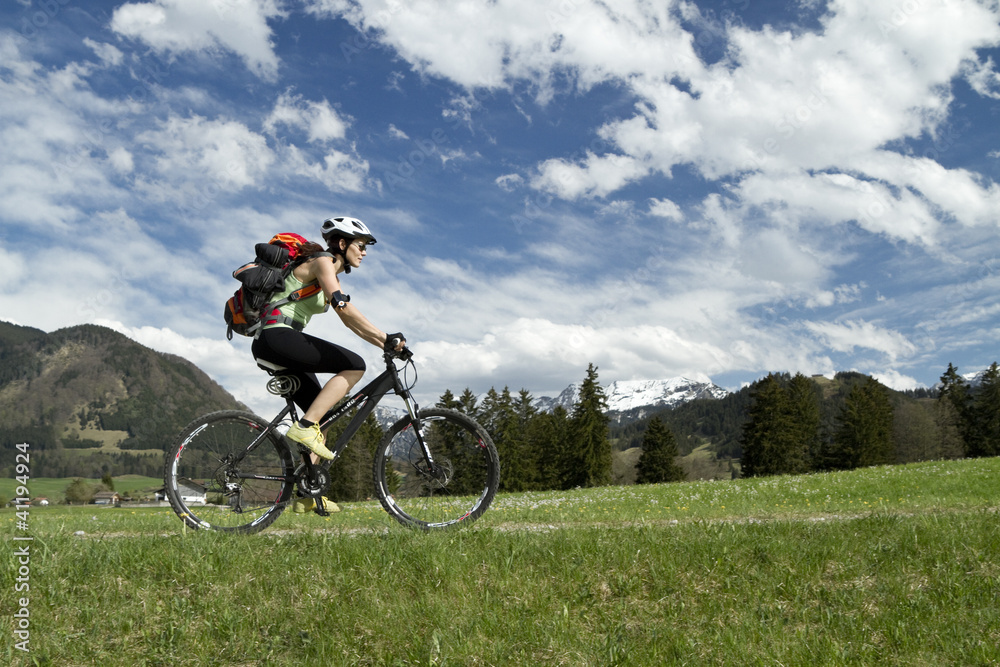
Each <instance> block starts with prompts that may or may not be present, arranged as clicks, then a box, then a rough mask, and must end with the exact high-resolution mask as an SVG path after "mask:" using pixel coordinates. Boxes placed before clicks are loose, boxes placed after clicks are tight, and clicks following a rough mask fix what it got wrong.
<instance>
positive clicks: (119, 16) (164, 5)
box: [111, 0, 284, 79]
mask: <svg viewBox="0 0 1000 667" xmlns="http://www.w3.org/2000/svg"><path fill="white" fill-rule="evenodd" d="M281 16H284V12H283V11H282V9H281V6H280V3H279V2H277V0H214V1H213V2H205V1H204V0H156V1H155V2H146V3H127V4H124V5H122V6H121V7H118V8H117V9H116V10H115V12H114V15H113V16H112V18H111V29H112V30H114V31H115V32H117V33H118V34H120V35H124V36H126V37H131V38H133V39H137V40H140V41H142V42H145V43H146V44H148V45H149V46H151V47H152V48H153V49H154V50H156V51H157V52H160V53H172V54H180V53H186V52H196V53H206V54H208V55H212V54H213V53H215V52H217V51H219V50H225V51H231V52H233V53H235V54H236V55H237V56H239V57H240V58H241V59H242V60H243V62H244V63H246V66H247V67H248V68H249V69H250V70H251V71H253V72H254V73H255V74H257V75H258V76H260V77H262V78H264V79H274V78H275V77H276V76H277V72H278V57H277V56H276V55H275V53H274V46H273V44H272V39H271V38H272V33H271V28H270V26H268V24H267V22H268V19H273V18H277V17H281Z"/></svg>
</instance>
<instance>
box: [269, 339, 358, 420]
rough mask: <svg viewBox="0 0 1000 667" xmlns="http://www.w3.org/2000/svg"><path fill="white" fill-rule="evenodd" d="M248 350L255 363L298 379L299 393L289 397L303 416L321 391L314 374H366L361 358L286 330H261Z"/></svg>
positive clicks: (323, 342) (346, 350)
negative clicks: (280, 369)
mask: <svg viewBox="0 0 1000 667" xmlns="http://www.w3.org/2000/svg"><path fill="white" fill-rule="evenodd" d="M250 349H251V350H252V351H253V356H254V359H263V360H264V361H269V362H271V363H273V364H279V365H281V366H284V367H285V368H287V369H288V370H289V372H288V373H287V374H288V375H294V376H295V377H297V378H298V379H299V389H298V391H296V392H295V393H294V394H292V400H293V401H295V404H296V405H297V406H299V408H301V409H302V411H303V412H305V411H306V410H308V409H309V406H310V405H312V402H313V401H314V400H315V399H316V396H317V395H318V394H319V392H320V389H322V388H323V385H321V384H320V382H319V379H318V378H317V377H316V373H330V374H333V375H336V374H337V373H341V372H343V371H361V372H364V370H365V360H364V359H362V358H361V356H360V355H358V354H356V353H354V352H351V351H350V350H348V349H347V348H345V347H341V346H340V345H337V344H335V343H331V342H330V341H326V340H323V339H322V338H317V337H316V336H310V335H309V334H307V333H302V332H301V331H296V330H295V329H291V328H288V327H270V328H268V329H264V330H263V331H262V332H261V334H260V336H258V337H257V338H256V340H254V342H253V346H252V347H251V348H250Z"/></svg>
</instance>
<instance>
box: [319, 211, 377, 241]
mask: <svg viewBox="0 0 1000 667" xmlns="http://www.w3.org/2000/svg"><path fill="white" fill-rule="evenodd" d="M336 238H343V239H364V240H365V241H366V242H367V243H368V244H374V243H375V237H374V236H372V233H371V230H369V229H368V226H367V225H366V224H365V223H363V222H361V221H360V220H358V219H357V218H350V217H347V216H346V215H338V216H333V217H330V218H327V219H326V220H324V221H323V240H324V241H326V242H327V243H330V240H331V239H336Z"/></svg>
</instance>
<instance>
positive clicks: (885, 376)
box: [871, 369, 921, 391]
mask: <svg viewBox="0 0 1000 667" xmlns="http://www.w3.org/2000/svg"><path fill="white" fill-rule="evenodd" d="M871 375H872V377H873V378H875V379H876V380H878V381H879V382H881V383H882V384H884V385H885V386H887V387H889V388H890V389H895V390H896V391H906V390H908V389H917V388H919V387H920V386H921V385H920V383H919V382H917V381H916V380H915V379H914V378H912V377H910V376H909V375H903V374H902V373H900V372H899V371H897V370H893V369H890V370H887V371H877V372H874V373H872V374H871Z"/></svg>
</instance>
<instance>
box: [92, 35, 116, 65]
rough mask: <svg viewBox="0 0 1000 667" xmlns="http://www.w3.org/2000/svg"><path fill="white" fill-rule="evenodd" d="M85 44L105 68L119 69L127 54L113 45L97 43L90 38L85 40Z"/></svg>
mask: <svg viewBox="0 0 1000 667" xmlns="http://www.w3.org/2000/svg"><path fill="white" fill-rule="evenodd" d="M83 43H84V44H86V45H87V46H89V47H90V48H91V50H92V51H93V52H94V53H95V54H96V55H97V57H98V58H100V59H101V62H102V63H104V65H105V66H108V67H117V66H118V65H121V64H122V61H123V60H124V59H125V54H124V53H122V52H121V50H120V49H119V48H118V47H116V46H114V45H113V44H106V43H104V42H95V41H94V40H92V39H90V38H84V40H83Z"/></svg>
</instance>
